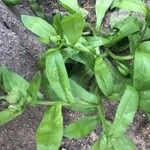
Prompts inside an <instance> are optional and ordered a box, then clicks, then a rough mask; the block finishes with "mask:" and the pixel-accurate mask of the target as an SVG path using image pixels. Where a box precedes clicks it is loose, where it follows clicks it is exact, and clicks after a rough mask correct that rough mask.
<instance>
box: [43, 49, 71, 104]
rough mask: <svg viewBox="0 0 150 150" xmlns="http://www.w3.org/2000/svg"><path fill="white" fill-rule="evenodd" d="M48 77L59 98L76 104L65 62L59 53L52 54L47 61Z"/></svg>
mask: <svg viewBox="0 0 150 150" xmlns="http://www.w3.org/2000/svg"><path fill="white" fill-rule="evenodd" d="M46 76H47V79H48V81H49V83H50V86H51V88H52V89H53V90H54V92H55V93H56V94H57V96H58V97H59V98H60V99H61V100H63V101H66V102H74V98H73V96H72V94H71V88H70V83H69V79H68V75H67V71H66V68H65V64H64V60H63V57H62V55H61V53H60V52H59V51H57V50H56V51H53V52H51V53H50V54H49V55H48V57H47V59H46Z"/></svg>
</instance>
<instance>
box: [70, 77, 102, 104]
mask: <svg viewBox="0 0 150 150" xmlns="http://www.w3.org/2000/svg"><path fill="white" fill-rule="evenodd" d="M70 86H71V91H72V94H73V96H74V97H75V98H76V100H77V101H83V102H86V103H89V104H98V102H99V98H98V97H96V96H95V95H94V94H92V93H90V92H88V91H87V90H85V89H84V88H82V87H81V86H80V85H78V84H77V83H76V82H75V81H73V80H71V79H70Z"/></svg>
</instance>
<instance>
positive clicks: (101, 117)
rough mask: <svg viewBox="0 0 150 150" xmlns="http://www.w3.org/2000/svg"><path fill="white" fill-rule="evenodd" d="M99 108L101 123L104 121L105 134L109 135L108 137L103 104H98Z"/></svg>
mask: <svg viewBox="0 0 150 150" xmlns="http://www.w3.org/2000/svg"><path fill="white" fill-rule="evenodd" d="M97 110H98V115H99V117H100V123H102V127H103V131H104V134H105V135H107V137H108V130H107V125H106V119H105V116H104V110H103V107H102V104H100V106H97Z"/></svg>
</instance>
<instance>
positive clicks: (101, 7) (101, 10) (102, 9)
mask: <svg viewBox="0 0 150 150" xmlns="http://www.w3.org/2000/svg"><path fill="white" fill-rule="evenodd" d="M112 2H113V0H106V1H103V0H96V5H95V8H96V18H97V19H96V28H97V29H99V28H100V27H101V24H102V21H103V18H104V16H105V13H106V11H107V10H108V8H109V7H110V6H111V4H112Z"/></svg>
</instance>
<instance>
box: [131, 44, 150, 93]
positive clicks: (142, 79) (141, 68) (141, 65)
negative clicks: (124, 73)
mask: <svg viewBox="0 0 150 150" xmlns="http://www.w3.org/2000/svg"><path fill="white" fill-rule="evenodd" d="M149 47H150V41H146V42H143V43H141V44H140V45H139V47H138V48H137V49H136V51H135V58H134V72H133V85H134V87H135V88H136V89H137V90H142V91H143V90H147V89H150V69H149V66H150V51H149Z"/></svg>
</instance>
